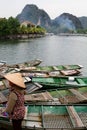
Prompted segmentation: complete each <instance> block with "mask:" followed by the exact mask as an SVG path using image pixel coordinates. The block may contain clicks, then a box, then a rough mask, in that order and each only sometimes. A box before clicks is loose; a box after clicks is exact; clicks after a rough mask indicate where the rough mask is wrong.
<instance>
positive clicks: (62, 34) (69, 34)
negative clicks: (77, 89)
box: [58, 33, 87, 37]
mask: <svg viewBox="0 0 87 130" xmlns="http://www.w3.org/2000/svg"><path fill="white" fill-rule="evenodd" d="M58 36H85V37H87V34H79V33H59V34H58Z"/></svg>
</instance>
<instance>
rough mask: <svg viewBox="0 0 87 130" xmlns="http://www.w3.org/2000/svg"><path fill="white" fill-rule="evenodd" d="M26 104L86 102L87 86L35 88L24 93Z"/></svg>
mask: <svg viewBox="0 0 87 130" xmlns="http://www.w3.org/2000/svg"><path fill="white" fill-rule="evenodd" d="M25 103H26V104H37V105H40V104H42V105H49V104H50V105H55V104H57V105H58V104H59V105H60V104H65V105H68V104H84V103H85V104H86V103H87V87H81V88H76V89H75V88H72V89H67V90H59V89H53V90H44V91H40V90H37V91H35V92H33V93H29V94H28V93H27V94H26V95H25Z"/></svg>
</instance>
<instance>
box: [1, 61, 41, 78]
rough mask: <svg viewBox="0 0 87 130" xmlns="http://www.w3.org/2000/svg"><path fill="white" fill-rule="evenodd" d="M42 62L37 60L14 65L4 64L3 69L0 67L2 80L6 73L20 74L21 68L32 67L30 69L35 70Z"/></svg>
mask: <svg viewBox="0 0 87 130" xmlns="http://www.w3.org/2000/svg"><path fill="white" fill-rule="evenodd" d="M41 62H42V61H41V60H39V59H35V60H31V61H28V62H24V63H18V64H13V65H8V64H4V65H3V66H2V67H1V66H0V78H3V75H4V74H6V73H15V72H20V68H26V67H30V69H32V68H34V66H37V65H39V64H40V63H41Z"/></svg>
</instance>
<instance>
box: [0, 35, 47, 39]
mask: <svg viewBox="0 0 87 130" xmlns="http://www.w3.org/2000/svg"><path fill="white" fill-rule="evenodd" d="M44 36H45V34H17V35H7V36H2V37H0V40H6V39H10V40H13V39H29V38H40V37H44Z"/></svg>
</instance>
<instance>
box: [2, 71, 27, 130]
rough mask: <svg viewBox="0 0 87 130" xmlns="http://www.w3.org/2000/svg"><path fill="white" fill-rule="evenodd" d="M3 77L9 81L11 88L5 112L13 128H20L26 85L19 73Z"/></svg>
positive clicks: (23, 112) (18, 129)
mask: <svg viewBox="0 0 87 130" xmlns="http://www.w3.org/2000/svg"><path fill="white" fill-rule="evenodd" d="M4 78H5V79H7V80H8V81H9V85H10V86H11V88H12V91H10V95H9V98H8V102H7V106H6V109H5V112H7V113H8V115H9V118H10V119H11V120H12V125H13V130H22V127H21V126H22V120H23V118H24V115H25V106H24V90H25V88H26V86H25V84H24V80H23V78H22V76H21V74H20V73H13V74H6V75H4Z"/></svg>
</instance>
